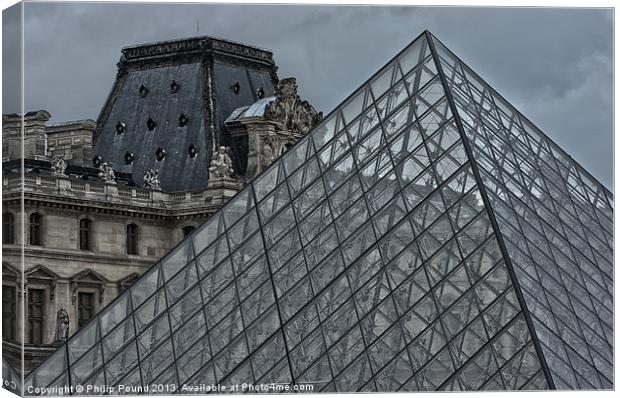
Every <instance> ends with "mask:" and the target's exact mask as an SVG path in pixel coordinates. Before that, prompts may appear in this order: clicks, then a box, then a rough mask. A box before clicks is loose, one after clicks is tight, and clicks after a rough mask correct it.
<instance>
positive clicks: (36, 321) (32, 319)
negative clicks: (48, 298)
mask: <svg viewBox="0 0 620 398" xmlns="http://www.w3.org/2000/svg"><path fill="white" fill-rule="evenodd" d="M44 293H45V291H44V290H42V289H28V336H29V337H30V341H29V342H30V343H32V344H43V315H44V314H45V301H44V297H45V294H44Z"/></svg>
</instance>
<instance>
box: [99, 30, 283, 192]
mask: <svg viewBox="0 0 620 398" xmlns="http://www.w3.org/2000/svg"><path fill="white" fill-rule="evenodd" d="M118 67H119V73H118V76H117V78H116V81H115V83H114V86H113V88H112V91H111V93H110V96H109V97H108V100H107V102H106V104H105V105H104V107H103V109H102V111H101V114H100V115H99V119H98V120H97V129H96V130H95V134H94V142H93V156H100V157H101V158H102V160H103V161H105V162H112V164H113V167H114V169H115V170H118V171H121V172H126V173H130V174H131V175H132V179H133V181H135V183H136V184H137V185H142V183H143V174H144V170H146V169H149V168H154V169H157V170H159V179H160V182H161V186H162V189H163V190H164V191H194V190H200V189H204V188H205V187H206V186H207V181H208V168H209V161H210V157H211V153H212V151H213V148H215V147H217V146H219V145H227V146H231V145H232V142H231V141H230V139H229V138H228V137H227V136H226V133H225V130H224V121H225V120H226V118H227V117H228V116H229V115H230V113H231V112H232V111H233V110H235V109H237V108H239V107H240V106H243V105H250V104H252V103H254V102H255V101H256V100H257V99H259V95H258V94H257V92H258V91H259V90H261V89H262V92H263V93H264V96H270V95H273V93H274V89H275V85H276V83H277V75H276V67H275V64H274V62H273V58H272V54H271V52H268V51H265V50H261V49H258V48H256V47H251V46H245V45H241V44H238V43H233V42H229V41H225V40H221V39H215V38H211V37H198V38H190V39H185V40H175V41H168V42H160V43H153V44H145V45H140V46H131V47H126V48H124V49H123V52H122V56H121V60H120V62H119V64H118ZM173 81H175V82H176V83H177V84H178V90H177V92H175V93H172V92H171V87H170V86H171V83H172V82H173ZM236 83H238V92H237V93H235V90H234V89H233V86H235V84H236ZM141 86H143V87H145V88H146V90H147V91H146V94H144V93H143V94H144V95H140V87H141ZM181 114H183V115H185V116H186V117H187V118H188V123H187V124H186V125H185V126H180V125H179V117H180V116H181ZM149 118H150V119H152V120H154V121H155V122H156V124H157V125H156V127H155V128H154V129H153V130H149V128H148V127H147V121H148V120H149ZM118 123H124V124H125V131H124V132H122V133H120V134H119V133H117V129H116V125H117V124H118ZM190 145H194V146H195V147H196V148H197V149H198V154H197V155H196V156H195V157H194V158H190V157H189V155H188V150H189V147H190ZM159 148H162V149H164V150H165V152H166V157H165V159H164V160H162V161H157V159H156V152H157V150H158V149H159ZM232 149H233V157H235V148H234V147H233V148H232ZM127 152H131V153H133V155H134V160H133V162H132V163H131V164H126V162H125V155H126V153H127ZM233 161H234V163H235V164H236V165H237V167H236V169H237V170H236V171H237V172H238V173H241V174H242V171H243V170H242V168H241V166H239V165H240V164H244V163H240V162H239V161H238V159H233Z"/></svg>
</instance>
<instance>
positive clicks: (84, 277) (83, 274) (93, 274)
mask: <svg viewBox="0 0 620 398" xmlns="http://www.w3.org/2000/svg"><path fill="white" fill-rule="evenodd" d="M71 280H73V281H74V282H91V283H107V282H108V279H107V278H106V277H104V276H103V275H101V274H100V273H98V272H97V271H95V270H93V269H90V268H89V269H85V270H83V271H80V272H78V273H77V274H75V275H73V276H72V277H71Z"/></svg>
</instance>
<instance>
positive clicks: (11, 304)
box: [2, 285, 17, 341]
mask: <svg viewBox="0 0 620 398" xmlns="http://www.w3.org/2000/svg"><path fill="white" fill-rule="evenodd" d="M16 325H17V289H15V287H14V286H5V285H2V338H3V339H4V340H9V341H15V326H16Z"/></svg>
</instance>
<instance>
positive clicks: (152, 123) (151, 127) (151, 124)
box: [146, 118, 157, 131]
mask: <svg viewBox="0 0 620 398" xmlns="http://www.w3.org/2000/svg"><path fill="white" fill-rule="evenodd" d="M146 127H147V128H148V129H149V131H153V130H154V129H155V127H157V123H156V122H155V120H153V119H151V118H149V120H147V121H146Z"/></svg>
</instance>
